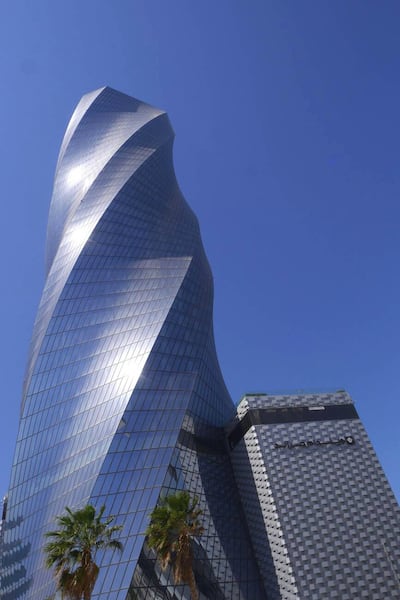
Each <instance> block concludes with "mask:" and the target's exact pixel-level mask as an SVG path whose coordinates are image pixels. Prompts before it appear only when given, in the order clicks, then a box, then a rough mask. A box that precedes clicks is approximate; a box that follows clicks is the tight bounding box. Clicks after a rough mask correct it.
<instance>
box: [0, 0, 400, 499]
mask: <svg viewBox="0 0 400 600" xmlns="http://www.w3.org/2000/svg"><path fill="white" fill-rule="evenodd" d="M399 22H400V4H399V2H398V1H390V0H387V1H386V2H380V3H378V2H375V1H372V0H350V1H349V0H336V1H335V2H332V1H331V0H318V1H315V0H313V1H308V0H303V1H302V2H298V0H288V1H282V0H251V1H250V2H249V1H248V0H241V1H238V0H237V1H235V0H218V1H215V0H213V1H211V0H205V1H204V0H203V1H202V2H191V1H190V0H189V1H188V0H179V1H178V0H168V1H166V0H114V1H113V2H111V1H109V0H84V1H82V0H68V2H55V1H54V0H36V1H35V2H32V1H31V0H26V1H22V0H13V1H12V2H11V0H9V1H8V2H7V1H5V2H3V3H2V8H1V14H0V61H1V62H0V65H1V73H0V82H1V96H0V109H1V110H0V134H1V136H0V153H1V156H0V159H1V167H2V168H1V175H2V176H1V189H2V198H1V211H2V212H1V214H2V221H1V222H2V235H1V236H0V243H1V252H0V259H1V278H2V293H1V304H2V305H1V313H0V314H1V331H2V336H1V341H2V343H1V357H0V365H1V380H2V399H1V403H2V404H1V407H2V408H1V419H0V436H1V437H0V439H1V442H0V443H1V453H0V461H1V465H0V467H1V468H0V493H3V492H5V491H6V489H7V486H8V478H9V472H10V466H11V461H12V453H13V449H14V441H15V436H16V432H17V423H18V413H19V404H20V393H21V386H22V379H23V373H24V368H25V361H26V356H27V350H28V343H29V339H30V335H31V331H32V325H33V320H34V317H35V313H36V308H37V305H38V301H39V297H40V294H41V290H42V285H43V277H44V244H45V232H46V221H47V212H48V206H49V201H50V196H51V189H52V180H53V175H54V168H55V164H56V160H57V154H58V149H59V146H60V143H61V139H62V136H63V133H64V130H65V127H66V125H67V122H68V120H69V118H70V116H71V113H72V111H73V109H74V106H75V104H76V103H77V102H78V100H79V99H80V97H81V96H82V94H84V93H86V92H87V91H90V90H92V89H95V88H98V87H100V86H103V85H110V86H112V87H114V88H117V89H119V90H121V91H123V92H126V93H128V94H131V95H133V96H136V97H137V98H140V99H142V100H145V101H147V102H149V103H151V104H154V105H156V106H158V107H161V108H164V109H166V110H167V111H168V113H169V115H170V117H171V120H172V123H173V126H174V129H175V132H176V143H175V167H176V172H177V177H178V180H179V182H180V185H181V188H182V191H183V193H184V194H185V196H186V198H187V200H188V202H189V203H190V205H191V206H192V208H193V209H194V210H195V212H196V214H197V215H198V217H199V220H200V224H201V229H202V234H203V240H204V243H205V246H206V251H207V254H208V256H209V259H210V262H211V265H212V269H213V272H214V277H215V287H216V300H215V328H216V339H217V348H218V353H219V357H220V361H221V366H222V369H223V372H224V375H225V379H226V382H227V385H228V388H229V390H230V392H231V394H232V396H233V398H234V399H235V400H238V399H239V398H240V396H241V395H242V394H243V393H244V392H246V391H276V390H282V389H284V390H286V389H289V390H290V389H294V390H295V389H298V388H306V389H309V388H312V389H315V390H325V389H328V390H330V389H337V388H346V389H347V390H348V391H349V392H350V394H351V395H352V396H353V398H354V400H355V402H356V406H357V408H358V411H359V413H360V415H361V417H362V419H363V421H364V424H365V425H366V428H367V431H368V433H369V434H370V437H371V439H372V441H373V443H374V445H375V448H376V450H377V452H378V455H379V457H380V459H381V462H382V463H383V466H384V468H385V470H386V472H387V474H388V476H389V479H390V481H391V483H392V486H393V488H394V490H395V492H396V494H397V496H398V498H400V472H399V468H398V464H399V457H400V439H399V438H400V435H399V420H400V403H399V396H400V378H399V365H400V343H399V338H400V282H399V263H400V202H399V200H400V169H399V160H400V135H399V134H400V110H399V107H400V36H399Z"/></svg>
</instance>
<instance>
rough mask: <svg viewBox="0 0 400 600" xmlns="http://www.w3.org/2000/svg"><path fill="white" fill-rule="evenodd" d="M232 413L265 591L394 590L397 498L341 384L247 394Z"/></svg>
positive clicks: (273, 594)
mask: <svg viewBox="0 0 400 600" xmlns="http://www.w3.org/2000/svg"><path fill="white" fill-rule="evenodd" d="M246 419H247V421H246ZM238 421H240V422H239V424H236V426H234V427H233V428H231V432H230V442H231V447H232V450H231V456H232V461H233V464H234V470H235V474H236V479H237V483H238V487H239V489H240V493H241V497H242V501H243V504H244V506H245V507H246V510H247V513H248V522H249V527H250V533H251V536H252V539H253V546H254V548H255V552H256V556H257V560H258V563H259V566H260V569H261V572H262V573H263V576H264V581H265V586H266V589H267V592H268V598H270V599H271V600H278V599H279V600H280V599H287V600H289V599H290V600H294V599H301V600H328V599H338V600H354V599H357V600H360V599H365V600H367V599H368V600H383V599H385V600H386V599H392V600H395V599H398V598H400V579H399V565H400V510H399V506H398V504H397V501H396V499H395V497H394V495H393V492H392V490H391V488H390V486H389V484H388V481H387V479H386V476H385V474H384V473H383V470H382V468H381V466H380V464H379V461H378V459H377V457H376V454H375V452H374V450H373V448H372V446H371V443H370V441H369V439H368V436H367V433H366V431H365V429H364V427H363V425H362V423H361V421H360V419H359V418H358V415H357V413H356V411H355V409H354V405H353V404H352V400H351V398H350V397H349V396H348V394H346V393H345V392H342V391H339V392H336V393H331V394H309V395H302V394H300V395H293V396H290V395H289V396H274V395H262V394H261V395H248V396H245V397H244V398H243V399H242V401H241V402H240V404H239V407H238ZM235 427H236V430H235Z"/></svg>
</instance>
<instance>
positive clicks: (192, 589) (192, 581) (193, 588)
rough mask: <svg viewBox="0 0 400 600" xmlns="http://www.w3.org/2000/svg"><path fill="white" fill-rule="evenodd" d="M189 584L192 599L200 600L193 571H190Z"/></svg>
mask: <svg viewBox="0 0 400 600" xmlns="http://www.w3.org/2000/svg"><path fill="white" fill-rule="evenodd" d="M187 583H188V585H189V588H190V595H191V597H192V600H199V592H198V590H197V586H196V580H195V578H194V573H193V569H190V570H189V573H188V581H187Z"/></svg>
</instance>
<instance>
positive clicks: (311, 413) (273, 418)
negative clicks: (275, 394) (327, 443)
mask: <svg viewBox="0 0 400 600" xmlns="http://www.w3.org/2000/svg"><path fill="white" fill-rule="evenodd" d="M358 418H359V416H358V414H357V411H356V409H355V407H354V404H328V406H323V407H322V406H321V407H310V406H290V407H285V408H255V409H252V410H249V411H248V412H247V413H246V414H245V416H244V417H243V419H242V420H241V421H240V422H239V423H238V424H237V425H236V427H235V429H233V431H231V433H230V434H229V435H228V442H229V447H230V448H231V449H232V448H234V447H235V446H236V444H237V443H238V442H240V440H241V439H242V437H244V435H245V434H246V433H247V432H248V430H249V429H250V427H252V426H253V425H272V424H276V423H306V422H309V421H336V420H342V419H358Z"/></svg>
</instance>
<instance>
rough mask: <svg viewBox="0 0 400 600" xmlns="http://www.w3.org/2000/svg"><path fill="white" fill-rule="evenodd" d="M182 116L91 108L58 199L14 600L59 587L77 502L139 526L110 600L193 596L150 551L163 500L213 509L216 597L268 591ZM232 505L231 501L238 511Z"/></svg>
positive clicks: (210, 546) (115, 574) (33, 369)
mask: <svg viewBox="0 0 400 600" xmlns="http://www.w3.org/2000/svg"><path fill="white" fill-rule="evenodd" d="M172 143H173V131H172V129H171V126H170V123H169V120H168V117H167V115H166V114H165V113H164V112H162V111H160V110H158V109H155V108H153V107H151V106H148V105H147V104H144V103H142V102H139V101H137V100H134V99H133V98H130V97H128V96H126V95H124V94H121V93H119V92H116V91H114V90H112V89H110V88H103V89H100V90H97V91H95V92H92V93H90V94H88V95H86V96H84V97H83V98H82V100H81V101H80V103H79V104H78V106H77V108H76V110H75V112H74V114H73V116H72V118H71V121H70V123H69V125H68V128H67V131H66V134H65V137H64V140H63V143H62V146H61V150H60V155H59V159H58V164H57V170H56V176H55V182H54V193H53V197H52V201H51V207H50V215H49V225H48V239H47V276H46V282H45V286H44V291H43V295H42V298H41V302H40V306H39V310H38V315H37V319H36V322H35V326H34V332H33V337H32V343H31V348H30V354H29V360H28V366H27V371H26V378H25V382H24V395H23V401H22V406H21V421H20V429H19V435H18V441H17V447H16V452H15V459H14V466H13V472H12V479H11V484H10V490H9V497H8V504H7V517H6V520H5V524H4V530H3V536H4V552H3V580H2V581H3V592H2V594H3V595H2V598H3V599H4V600H11V599H12V600H17V599H19V598H27V599H28V598H29V599H35V600H42V599H44V598H46V597H48V596H49V595H51V594H52V593H54V589H55V584H54V582H53V581H52V575H51V573H50V572H48V571H46V569H45V568H44V557H43V554H42V547H43V534H44V532H45V531H46V530H49V529H52V528H53V527H54V518H55V516H56V515H59V514H61V513H63V511H64V508H65V506H70V507H72V508H76V507H80V506H82V505H84V504H85V503H87V502H91V503H94V504H96V505H100V504H103V503H104V504H105V505H106V509H107V513H109V514H114V515H117V522H120V523H121V524H122V525H123V532H122V539H121V541H122V542H123V544H124V551H123V554H122V556H119V555H118V556H117V555H116V556H114V557H113V558H111V559H110V557H109V556H107V557H106V559H105V562H104V564H103V565H101V566H102V568H101V570H100V577H99V579H98V581H97V583H96V587H95V593H94V598H97V599H99V600H100V598H101V599H104V600H105V599H107V600H126V599H134V598H135V599H136V598H137V599H139V598H140V599H141V598H143V599H144V598H146V599H149V598H157V599H171V600H172V599H175V598H176V599H177V598H188V589H187V588H185V587H184V586H175V585H174V584H173V581H172V578H171V577H170V574H169V573H168V572H167V573H162V572H161V571H160V569H159V566H158V564H157V563H156V562H155V557H154V555H152V554H151V553H150V552H149V551H148V549H147V548H146V545H145V538H144V531H145V529H146V526H147V524H148V519H149V513H150V512H151V510H152V509H153V507H154V506H155V505H156V503H157V501H158V498H159V496H160V494H163V493H166V492H167V491H168V490H170V489H187V490H189V491H190V492H191V493H193V494H196V495H197V496H199V498H200V505H201V507H202V509H203V511H204V521H205V523H204V524H205V535H204V536H203V537H202V538H201V540H200V541H199V543H198V544H197V545H196V547H195V574H196V580H197V585H198V587H199V590H200V592H201V594H202V595H201V598H203V599H207V598H208V599H210V600H211V599H212V600H215V599H221V600H223V599H228V598H232V599H233V598H235V599H236V598H237V599H247V600H257V599H259V598H264V592H263V591H262V585H261V583H260V578H259V574H258V571H257V568H256V566H255V562H254V560H253V556H252V551H251V547H250V544H249V541H248V535H247V530H246V528H245V526H244V525H243V523H244V519H243V518H242V515H241V512H240V510H241V509H240V503H239V501H238V499H237V496H236V494H237V492H236V491H235V486H234V484H233V475H232V471H231V467H230V462H229V457H228V454H227V451H226V446H225V443H224V436H223V425H224V423H226V422H227V421H228V420H229V419H231V418H232V416H233V413H234V407H233V404H232V401H231V399H230V397H229V395H228V393H227V390H226V388H225V385H224V382H223V379H222V376H221V373H220V369H219V366H218V361H217V357H216V353H215V346H214V338H213V323H212V303H213V283H212V276H211V272H210V268H209V265H208V262H207V259H206V256H205V254H204V250H203V246H202V243H201V239H200V233H199V227H198V223H197V220H196V217H195V216H194V214H193V213H192V211H191V209H190V208H189V206H188V205H187V204H186V202H185V200H184V198H183V197H182V194H181V192H180V190H179V187H178V184H177V182H176V179H175V175H174V170H173V165H172ZM227 499H229V501H227Z"/></svg>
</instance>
